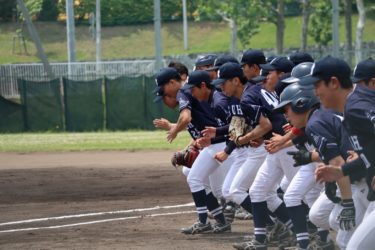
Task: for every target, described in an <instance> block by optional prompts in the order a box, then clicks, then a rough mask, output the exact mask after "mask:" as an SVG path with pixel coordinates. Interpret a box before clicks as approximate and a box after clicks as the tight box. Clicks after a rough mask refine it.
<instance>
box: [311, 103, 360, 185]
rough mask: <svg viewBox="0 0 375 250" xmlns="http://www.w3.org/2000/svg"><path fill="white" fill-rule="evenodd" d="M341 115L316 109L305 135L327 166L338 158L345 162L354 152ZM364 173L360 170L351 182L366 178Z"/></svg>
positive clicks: (352, 176) (351, 177) (352, 177)
mask: <svg viewBox="0 0 375 250" xmlns="http://www.w3.org/2000/svg"><path fill="white" fill-rule="evenodd" d="M342 121H343V117H342V116H341V114H339V113H337V112H334V111H333V110H329V109H324V108H320V109H316V110H315V111H313V113H312V114H311V116H310V118H309V121H308V123H307V126H306V129H305V133H306V136H307V138H308V140H309V142H311V143H312V144H313V145H314V146H315V148H316V150H317V151H318V153H319V156H320V159H322V161H323V162H324V163H325V164H329V161H330V160H332V159H333V158H335V157H337V156H341V157H342V158H343V159H344V160H346V159H347V158H348V156H349V155H348V150H353V147H352V146H351V144H350V141H349V136H348V134H347V132H346V129H345V128H344V126H343V123H342ZM365 174H366V173H365V172H364V171H360V170H358V172H356V173H355V174H353V175H351V176H350V179H351V182H354V181H358V180H360V179H361V178H363V177H364V176H365Z"/></svg>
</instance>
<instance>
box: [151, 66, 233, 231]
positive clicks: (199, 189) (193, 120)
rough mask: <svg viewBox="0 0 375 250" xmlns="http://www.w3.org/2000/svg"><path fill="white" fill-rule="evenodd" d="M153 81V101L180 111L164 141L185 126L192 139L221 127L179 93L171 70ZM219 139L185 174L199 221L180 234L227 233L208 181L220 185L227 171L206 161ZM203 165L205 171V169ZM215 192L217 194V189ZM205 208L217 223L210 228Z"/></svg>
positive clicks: (205, 106)
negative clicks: (161, 102)
mask: <svg viewBox="0 0 375 250" xmlns="http://www.w3.org/2000/svg"><path fill="white" fill-rule="evenodd" d="M205 73H206V72H205ZM205 76H207V77H208V78H207V79H206V81H209V76H208V74H207V73H206V75H205ZM189 79H190V78H189ZM193 80H194V77H193ZM156 82H157V88H156V89H155V93H156V94H157V98H156V100H161V99H163V101H164V102H165V103H166V104H167V105H168V106H169V107H175V106H177V105H179V108H180V116H179V118H178V121H177V123H176V124H173V125H172V126H171V128H170V129H169V131H168V136H167V140H168V141H169V142H172V141H173V140H174V138H176V136H177V134H178V133H179V132H180V131H182V130H184V129H185V128H186V127H187V129H188V131H189V133H190V134H191V136H192V138H193V139H194V140H196V139H198V138H200V137H201V134H200V131H201V130H203V129H204V128H205V126H219V125H221V124H218V120H217V119H216V118H215V117H214V115H213V112H212V109H211V107H210V105H208V104H207V103H204V102H199V101H198V100H197V99H196V98H193V96H192V95H191V94H190V91H189V90H181V87H182V83H181V81H180V76H179V74H178V72H177V71H176V70H175V69H173V68H165V69H162V70H161V71H160V72H159V73H158V75H157V76H156ZM185 85H186V84H185ZM170 99H171V100H170ZM221 140H223V142H221V141H220V139H219V141H217V142H218V143H216V144H212V145H211V146H209V147H206V148H205V149H203V150H202V151H201V153H200V154H199V156H198V157H197V159H196V160H195V162H194V164H193V166H192V169H191V171H190V172H189V174H188V179H187V180H188V184H189V186H190V188H191V192H192V196H193V200H194V202H195V204H196V208H197V213H198V217H199V220H198V222H197V223H195V224H194V225H193V226H191V227H189V228H184V229H182V232H183V233H186V234H195V233H202V232H206V231H211V230H213V232H223V231H228V230H230V225H228V224H227V223H226V221H225V218H224V215H223V213H222V208H221V206H220V205H219V203H218V201H217V199H216V197H215V196H214V195H213V194H212V192H211V190H210V181H211V180H212V179H215V180H220V179H221V182H222V180H223V179H224V177H225V174H226V171H225V170H226V169H228V168H227V167H226V166H225V163H224V164H222V166H221V167H220V168H219V167H218V166H219V164H218V162H217V161H215V160H212V161H211V162H208V161H209V160H210V159H212V156H211V154H212V152H211V151H212V150H216V148H222V147H224V146H225V143H224V141H225V139H221ZM229 163H230V162H229V161H228V165H230V164H229ZM206 166H207V168H205V167H206ZM206 170H207V171H206ZM214 170H218V171H214ZM200 171H202V172H201V173H200V174H196V172H198V173H199V172H200ZM216 174H217V176H216V178H215V176H214V177H213V178H210V177H211V176H212V175H216ZM210 179H211V180H210ZM219 192H220V194H221V188H220V190H219ZM207 208H208V209H209V210H210V212H211V213H212V214H213V216H214V218H215V219H216V221H217V222H218V223H216V224H215V225H214V226H213V227H212V226H211V224H210V223H209V221H208V220H207Z"/></svg>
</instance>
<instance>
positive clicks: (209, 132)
mask: <svg viewBox="0 0 375 250" xmlns="http://www.w3.org/2000/svg"><path fill="white" fill-rule="evenodd" d="M202 135H203V136H204V137H208V138H214V137H215V136H216V128H215V127H206V128H205V129H203V130H202Z"/></svg>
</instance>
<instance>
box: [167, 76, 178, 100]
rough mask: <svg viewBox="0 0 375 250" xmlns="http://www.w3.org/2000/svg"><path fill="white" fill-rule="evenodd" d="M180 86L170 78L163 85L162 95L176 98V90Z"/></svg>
mask: <svg viewBox="0 0 375 250" xmlns="http://www.w3.org/2000/svg"><path fill="white" fill-rule="evenodd" d="M180 87H181V84H180V83H178V82H177V81H175V80H170V81H169V82H168V83H166V84H165V85H164V86H163V92H164V95H165V96H167V97H169V98H174V99H176V96H177V92H178V90H179V89H180Z"/></svg>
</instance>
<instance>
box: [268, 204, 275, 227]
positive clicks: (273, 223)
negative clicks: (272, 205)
mask: <svg viewBox="0 0 375 250" xmlns="http://www.w3.org/2000/svg"><path fill="white" fill-rule="evenodd" d="M267 212H268V216H267V221H266V225H267V226H273V225H275V222H274V220H273V218H272V217H274V218H275V217H276V216H275V214H274V213H272V212H271V210H269V209H268V208H267Z"/></svg>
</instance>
